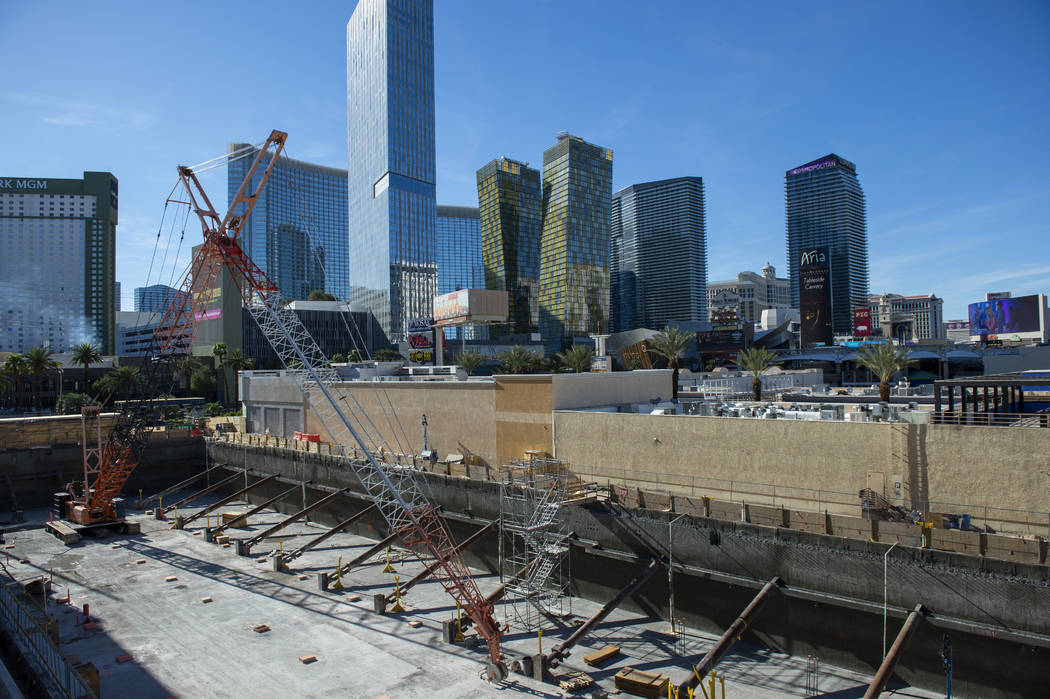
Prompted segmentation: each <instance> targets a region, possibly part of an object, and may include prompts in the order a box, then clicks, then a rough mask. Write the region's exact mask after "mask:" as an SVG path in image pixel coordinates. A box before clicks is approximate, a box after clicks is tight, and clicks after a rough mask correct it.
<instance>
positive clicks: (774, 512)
mask: <svg viewBox="0 0 1050 699" xmlns="http://www.w3.org/2000/svg"><path fill="white" fill-rule="evenodd" d="M747 521H748V522H751V524H761V525H763V526H766V527H783V526H785V524H786V523H787V522H786V520H785V519H784V508H783V507H774V506H772V505H748V506H747Z"/></svg>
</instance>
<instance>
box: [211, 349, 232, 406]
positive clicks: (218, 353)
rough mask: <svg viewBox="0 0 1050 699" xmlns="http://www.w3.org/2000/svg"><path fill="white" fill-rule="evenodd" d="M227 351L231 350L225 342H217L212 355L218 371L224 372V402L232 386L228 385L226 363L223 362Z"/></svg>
mask: <svg viewBox="0 0 1050 699" xmlns="http://www.w3.org/2000/svg"><path fill="white" fill-rule="evenodd" d="M227 352H229V348H227V347H226V343H225V342H216V343H215V344H214V345H213V346H212V348H211V356H213V357H215V359H216V362H215V363H216V371H217V372H219V373H221V374H222V400H223V402H224V403H225V402H226V400H227V399H228V397H229V396H228V395H227V394H228V393H229V392H230V390H229V388H230V387H229V386H227V385H226V365H225V364H224V363H223V360H224V359H226V353H227Z"/></svg>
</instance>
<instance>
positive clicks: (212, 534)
mask: <svg viewBox="0 0 1050 699" xmlns="http://www.w3.org/2000/svg"><path fill="white" fill-rule="evenodd" d="M309 482H310V481H306V483H309ZM306 483H300V484H299V485H293V486H292V487H291V488H289V489H288V490H285V491H284V492H282V493H278V494H277V495H274V496H273V497H272V498H270V499H269V500H267V501H265V502H263V503H261V504H259V505H256V506H255V507H253V508H252V509H250V510H248V511H247V512H245V513H244V521H245V522H247V521H248V518H249V517H251V516H252V515H257V514H259V513H260V512H262V511H263V510H265V509H266V508H267V507H269V506H270V505H272V504H274V503H275V502H277V501H278V500H283V499H284V498H286V497H287V496H289V495H291V494H292V493H293V492H294V491H296V490H299V489H300V488H302V487H303V486H304V485H306ZM232 524H233V522H230V524H222V525H219V526H218V527H215V528H214V529H212V530H211V531H209V532H208V535H209V536H210V537H216V536H218V535H219V534H222V533H223V532H224V531H226V530H227V529H229V528H230V525H232Z"/></svg>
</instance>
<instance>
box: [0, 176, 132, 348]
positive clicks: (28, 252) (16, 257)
mask: <svg viewBox="0 0 1050 699" xmlns="http://www.w3.org/2000/svg"><path fill="white" fill-rule="evenodd" d="M116 236H117V178H116V177H114V176H113V175H112V173H109V172H85V173H84V177H83V179H58V178H54V179H52V178H41V177H0V352H25V351H27V350H29V349H30V348H32V347H38V346H39V347H45V346H46V347H49V348H50V349H51V350H52V351H53V352H65V351H67V350H69V349H71V348H72V347H74V346H76V345H78V344H80V343H82V342H89V343H91V344H95V345H98V346H99V347H100V348H101V349H102V353H103V354H113V352H114V351H115V350H116V328H115V325H114V305H115V301H116V299H115V284H116V279H115V275H116Z"/></svg>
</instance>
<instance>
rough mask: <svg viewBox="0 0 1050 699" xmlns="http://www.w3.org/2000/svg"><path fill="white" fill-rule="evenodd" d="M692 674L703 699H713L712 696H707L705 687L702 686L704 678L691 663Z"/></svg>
mask: <svg viewBox="0 0 1050 699" xmlns="http://www.w3.org/2000/svg"><path fill="white" fill-rule="evenodd" d="M693 674H694V675H696V686H697V687H699V688H700V693H701V694H703V695H704V699H715V698H714V697H709V696H707V689H705V688H704V678H703V677H701V676H700V673H699V671H697V669H696V665H693Z"/></svg>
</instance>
